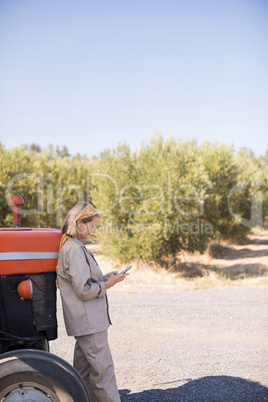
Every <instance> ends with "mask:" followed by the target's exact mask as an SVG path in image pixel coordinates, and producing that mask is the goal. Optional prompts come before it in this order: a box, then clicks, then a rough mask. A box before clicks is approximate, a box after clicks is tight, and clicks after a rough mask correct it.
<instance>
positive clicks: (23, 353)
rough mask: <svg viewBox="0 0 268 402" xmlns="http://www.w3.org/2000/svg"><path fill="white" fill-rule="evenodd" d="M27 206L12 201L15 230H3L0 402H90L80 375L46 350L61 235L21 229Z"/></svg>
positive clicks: (53, 321)
mask: <svg viewBox="0 0 268 402" xmlns="http://www.w3.org/2000/svg"><path fill="white" fill-rule="evenodd" d="M23 204H24V201H23V199H22V197H21V196H13V197H11V199H10V202H9V205H10V206H11V207H13V227H11V228H0V401H1V402H20V401H21V402H23V401H24V402H30V401H31V402H33V401H38V402H50V401H53V402H59V401H60V402H62V401H64V402H65V401H66V402H84V401H85V402H88V401H89V396H88V392H87V389H86V386H85V384H84V382H83V380H82V378H81V377H80V375H79V374H78V373H77V371H76V370H75V369H74V368H73V367H72V366H71V365H70V364H69V363H67V362H66V361H65V360H63V359H61V358H59V357H58V356H56V355H53V354H51V353H49V352H48V351H49V341H51V340H53V339H56V338H57V317H56V294H57V292H56V283H55V281H56V265H57V258H58V249H59V242H60V238H61V232H60V231H59V230H57V229H47V228H29V227H20V207H21V205H23Z"/></svg>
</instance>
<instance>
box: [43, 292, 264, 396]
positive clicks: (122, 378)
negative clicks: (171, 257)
mask: <svg viewBox="0 0 268 402" xmlns="http://www.w3.org/2000/svg"><path fill="white" fill-rule="evenodd" d="M109 301H110V312H111V317H112V321H113V325H112V326H111V327H110V329H109V343H110V347H111V350H112V354H113V359H114V363H115V370H116V377H117V384H118V388H119V390H120V395H121V400H122V402H123V401H143V402H146V401H226V402H227V401H228V402H229V401H252V402H253V401H254V402H257V401H268V374H267V373H268V367H267V366H268V364H267V362H268V352H267V346H268V337H267V332H268V288H267V287H261V286H259V287H246V288H244V287H222V288H215V289H199V290H184V289H183V288H181V287H179V286H168V285H166V286H163V287H159V288H156V289H154V291H152V289H151V288H148V287H145V286H144V287H142V286H139V287H138V289H137V290H135V289H134V288H133V287H132V288H126V287H124V286H121V285H117V287H116V288H113V289H111V290H110V291H109ZM58 324H59V338H58V339H57V340H55V341H53V342H51V343H50V350H51V352H52V353H55V354H57V355H58V356H61V357H62V358H64V359H65V360H67V361H68V362H69V363H72V353H73V346H74V341H73V338H70V337H67V335H66V333H65V329H64V323H63V319H62V310H61V304H60V298H59V297H58ZM77 402H78V401H77ZM79 402H80V401H79Z"/></svg>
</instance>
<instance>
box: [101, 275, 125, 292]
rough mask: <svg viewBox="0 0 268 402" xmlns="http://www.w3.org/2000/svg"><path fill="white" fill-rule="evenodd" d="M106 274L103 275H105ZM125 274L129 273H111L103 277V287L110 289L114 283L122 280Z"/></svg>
mask: <svg viewBox="0 0 268 402" xmlns="http://www.w3.org/2000/svg"><path fill="white" fill-rule="evenodd" d="M107 275H109V274H107ZM107 275H105V276H107ZM127 275H129V274H123V275H119V274H118V273H116V274H111V275H110V276H109V277H108V278H107V279H105V289H110V288H111V287H112V286H114V285H115V284H116V283H118V282H122V281H123V280H124V279H125V277H126V276H127ZM104 278H105V277H104Z"/></svg>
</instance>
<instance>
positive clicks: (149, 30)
mask: <svg viewBox="0 0 268 402" xmlns="http://www.w3.org/2000/svg"><path fill="white" fill-rule="evenodd" d="M0 58H1V60H0V88H1V89H0V141H1V142H2V143H3V144H4V145H5V146H6V147H7V148H12V147H14V146H16V145H20V144H23V143H27V144H31V143H37V144H39V145H40V146H41V147H47V146H48V145H49V144H52V145H54V146H56V145H59V146H63V145H66V146H67V148H68V149H69V151H70V152H71V153H72V154H75V153H81V154H87V155H88V156H92V155H98V154H99V152H101V151H102V150H104V149H105V148H111V147H112V146H114V145H116V144H117V143H122V142H126V143H127V144H129V145H130V147H131V149H132V150H133V151H134V150H135V149H136V148H137V147H138V146H139V145H140V143H141V142H142V141H144V142H145V143H148V142H149V141H150V139H151V137H152V136H153V134H154V133H157V132H162V134H163V136H164V137H166V136H169V135H171V134H172V135H173V136H174V137H177V138H182V139H183V140H187V139H196V140H197V142H198V144H200V143H202V142H204V141H212V142H216V143H225V144H228V145H232V144H233V146H234V148H235V150H236V151H237V150H239V148H240V147H242V146H245V147H249V148H251V149H252V150H253V151H254V152H255V154H256V155H257V156H258V155H261V154H264V152H265V150H266V149H268V1H267V0H99V1H97V0H94V1H93V0H75V1H74V0H43V1H40V0H1V1H0Z"/></svg>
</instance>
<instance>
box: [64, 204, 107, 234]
mask: <svg viewBox="0 0 268 402" xmlns="http://www.w3.org/2000/svg"><path fill="white" fill-rule="evenodd" d="M88 209H90V213H89V214H88V213H87V214H86V215H85V217H83V212H84V210H88ZM96 217H99V214H98V212H97V211H96V209H95V208H94V207H93V206H92V205H91V204H89V203H88V202H85V201H80V202H79V203H78V204H76V205H75V206H74V207H73V208H72V209H71V210H70V211H69V212H68V214H67V215H66V218H65V219H64V221H63V223H62V225H61V232H62V234H65V235H67V236H71V237H77V234H78V227H77V221H78V220H81V221H82V222H83V223H86V222H90V221H92V220H93V219H94V218H96Z"/></svg>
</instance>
